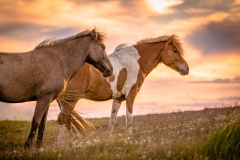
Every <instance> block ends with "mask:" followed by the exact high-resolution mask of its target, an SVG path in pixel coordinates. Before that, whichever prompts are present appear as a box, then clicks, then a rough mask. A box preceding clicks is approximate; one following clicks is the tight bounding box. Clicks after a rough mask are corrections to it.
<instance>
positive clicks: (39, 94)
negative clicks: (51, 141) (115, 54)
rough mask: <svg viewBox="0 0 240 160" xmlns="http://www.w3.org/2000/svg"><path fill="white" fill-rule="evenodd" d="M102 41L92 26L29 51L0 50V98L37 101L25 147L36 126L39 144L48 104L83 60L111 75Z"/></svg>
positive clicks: (39, 143)
mask: <svg viewBox="0 0 240 160" xmlns="http://www.w3.org/2000/svg"><path fill="white" fill-rule="evenodd" d="M103 40H104V35H103V34H102V33H100V32H96V31H95V29H93V30H92V31H89V30H86V31H83V32H80V33H78V34H76V35H73V36H70V37H67V38H63V39H53V38H48V39H46V40H44V41H43V42H41V43H40V44H39V45H38V46H36V48H35V49H34V50H32V51H30V52H25V53H2V52H1V53H0V73H1V74H0V75H1V76H0V101H2V102H8V103H20V102H26V101H35V100H36V101H37V104H36V107H35V111H34V115H33V118H32V124H31V130H30V132H29V136H28V138H27V140H26V142H25V149H26V148H30V147H31V146H32V141H33V138H34V136H35V133H36V130H37V128H38V137H37V147H40V146H41V145H42V139H43V132H44V128H45V123H46V119H47V113H48V108H49V104H50V103H51V102H52V101H53V100H55V99H57V98H58V97H59V96H61V95H62V94H63V93H64V92H65V90H66V87H67V84H68V82H69V81H70V80H71V79H72V78H73V77H74V76H75V75H76V73H77V72H78V71H79V69H80V68H81V67H82V66H83V65H84V63H85V62H87V63H89V64H91V65H93V66H94V67H96V68H97V69H98V70H100V71H101V72H102V73H103V76H110V75H112V65H111V63H110V61H109V59H108V57H107V55H106V51H105V46H104V44H103V42H102V41H103ZM101 76H102V75H101Z"/></svg>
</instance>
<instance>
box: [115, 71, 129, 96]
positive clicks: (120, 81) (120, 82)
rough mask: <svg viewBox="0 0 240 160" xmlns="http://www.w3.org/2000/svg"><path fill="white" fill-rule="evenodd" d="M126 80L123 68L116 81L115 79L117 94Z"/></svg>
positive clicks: (125, 72)
mask: <svg viewBox="0 0 240 160" xmlns="http://www.w3.org/2000/svg"><path fill="white" fill-rule="evenodd" d="M126 79H127V69H126V68H123V69H121V71H120V72H119V75H118V79H117V90H118V91H119V92H120V91H121V90H122V89H123V86H124V84H125V82H126Z"/></svg>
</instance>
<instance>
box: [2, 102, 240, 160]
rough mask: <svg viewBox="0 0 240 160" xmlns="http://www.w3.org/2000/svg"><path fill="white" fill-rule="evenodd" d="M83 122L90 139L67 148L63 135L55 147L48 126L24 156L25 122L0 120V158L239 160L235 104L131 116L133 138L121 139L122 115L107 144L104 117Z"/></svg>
mask: <svg viewBox="0 0 240 160" xmlns="http://www.w3.org/2000/svg"><path fill="white" fill-rule="evenodd" d="M88 120H89V121H91V122H92V123H93V124H94V126H95V127H96V129H95V131H94V132H93V133H92V134H91V135H90V136H89V137H87V138H83V137H75V139H74V143H73V145H70V143H69V138H68V137H67V134H66V136H65V140H66V144H65V145H63V146H59V147H58V146H57V133H58V124H57V122H56V121H48V122H47V124H46V130H45V134H44V145H43V147H42V148H40V149H36V148H35V145H34V147H33V148H32V149H30V150H27V151H26V152H25V151H24V147H23V146H24V142H25V140H26V138H27V135H28V132H29V129H30V122H29V121H9V120H5V121H0V159H63V160H66V159H74V160H75V159H79V160H82V159H83V160H91V159H93V160H95V159H96V160H110V159H113V160H114V159H127V160H128V159H129V160H130V159H136V160H144V159H146V160H163V159H165V160H168V159H191V160H192V159H196V160H205V159H206V160H207V159H210V160H212V159H240V107H239V105H234V106H231V107H223V108H214V109H209V108H206V109H204V110H202V111H187V112H181V111H179V112H176V113H166V114H150V115H143V116H135V117H134V121H133V132H134V134H133V135H128V134H126V132H125V117H124V116H121V117H118V121H117V124H116V125H115V128H114V132H113V135H112V137H111V138H108V139H106V136H105V135H106V129H107V127H108V118H95V119H88Z"/></svg>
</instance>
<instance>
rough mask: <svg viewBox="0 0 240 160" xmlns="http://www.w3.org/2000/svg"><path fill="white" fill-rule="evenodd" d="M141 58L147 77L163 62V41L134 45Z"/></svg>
mask: <svg viewBox="0 0 240 160" xmlns="http://www.w3.org/2000/svg"><path fill="white" fill-rule="evenodd" d="M134 47H135V48H136V49H137V51H138V54H139V55H140V58H139V60H138V63H139V65H140V68H141V70H142V72H143V74H144V75H145V77H146V76H147V75H148V74H149V73H150V72H151V71H152V70H153V69H154V68H155V67H156V66H157V65H158V64H159V63H160V62H161V54H160V53H161V50H162V49H163V48H164V44H163V43H151V44H139V45H135V46H134Z"/></svg>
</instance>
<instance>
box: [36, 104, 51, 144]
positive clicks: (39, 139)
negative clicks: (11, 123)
mask: <svg viewBox="0 0 240 160" xmlns="http://www.w3.org/2000/svg"><path fill="white" fill-rule="evenodd" d="M48 109H49V106H48V107H47V109H46V110H45V112H44V114H43V117H42V120H41V122H40V125H39V127H38V137H37V143H36V144H37V148H40V147H42V139H43V133H44V130H45V125H46V121H47V115H48Z"/></svg>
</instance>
